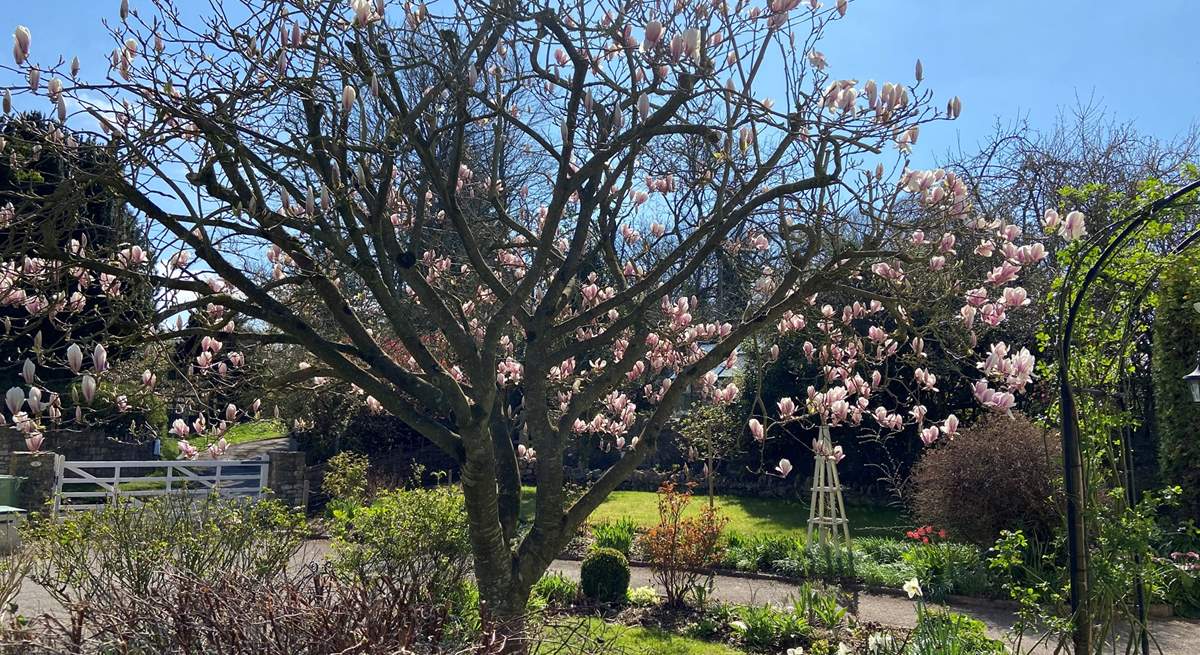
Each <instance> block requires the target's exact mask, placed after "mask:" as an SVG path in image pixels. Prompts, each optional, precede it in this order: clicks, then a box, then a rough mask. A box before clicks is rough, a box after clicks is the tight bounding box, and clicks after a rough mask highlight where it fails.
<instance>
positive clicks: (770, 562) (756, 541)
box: [723, 533, 804, 571]
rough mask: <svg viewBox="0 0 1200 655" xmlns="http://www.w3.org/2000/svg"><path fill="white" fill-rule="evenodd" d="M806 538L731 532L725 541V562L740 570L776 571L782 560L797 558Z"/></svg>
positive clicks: (726, 564)
mask: <svg viewBox="0 0 1200 655" xmlns="http://www.w3.org/2000/svg"><path fill="white" fill-rule="evenodd" d="M803 550H804V540H803V539H802V538H799V537H787V536H784V535H755V536H751V537H747V536H744V535H740V534H736V533H735V534H731V535H729V537H728V539H727V540H726V542H725V556H724V561H723V564H724V565H725V566H727V567H729V568H733V569H737V570H739V571H775V570H777V568H778V567H777V565H778V563H779V562H780V561H782V560H786V559H795V558H796V556H797V553H800V552H801V551H803Z"/></svg>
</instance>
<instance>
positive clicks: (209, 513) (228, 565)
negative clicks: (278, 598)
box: [25, 495, 304, 606]
mask: <svg viewBox="0 0 1200 655" xmlns="http://www.w3.org/2000/svg"><path fill="white" fill-rule="evenodd" d="M303 530H304V517H303V516H302V515H300V514H298V513H296V512H294V511H292V510H289V509H288V508H286V507H284V506H283V504H282V503H279V502H278V501H275V500H269V499H268V500H251V499H229V498H220V497H217V496H210V497H202V498H195V497H191V496H186V495H175V496H162V497H159V498H155V499H152V500H148V501H146V502H144V503H142V504H134V503H132V502H128V501H126V502H119V503H117V504H114V505H109V506H106V507H105V508H103V509H100V510H96V511H92V512H78V513H75V514H71V515H69V516H67V517H66V518H64V519H62V520H53V519H44V520H35V521H30V522H29V523H28V524H26V527H25V540H26V541H27V543H28V544H29V548H30V549H31V550H33V551H34V552H35V553H37V554H38V557H37V559H36V560H35V561H34V564H33V567H32V569H31V571H30V574H29V577H30V578H31V579H32V580H34V581H35V582H37V583H38V584H40V585H42V586H43V587H45V588H46V589H47V591H49V592H50V594H51V595H52V596H54V597H55V599H56V600H58V601H59V602H61V603H62V604H63V605H66V606H71V605H74V604H77V603H80V602H92V601H94V600H95V599H96V598H98V597H110V596H113V595H114V594H131V595H135V596H145V597H149V596H152V595H153V593H154V592H155V590H156V589H158V588H159V587H161V586H162V585H164V584H166V583H167V581H168V580H170V579H171V578H173V577H176V576H180V575H183V576H187V577H190V578H194V579H196V580H200V581H204V580H209V579H215V578H218V577H221V576H229V575H238V576H241V577H243V578H246V579H252V580H270V579H272V578H273V577H275V576H277V575H279V574H280V573H281V572H282V571H283V570H284V569H285V568H286V567H287V564H288V561H289V560H290V559H291V557H292V555H293V554H294V553H295V552H296V549H297V548H298V547H299V545H300V540H301V538H302V537H303Z"/></svg>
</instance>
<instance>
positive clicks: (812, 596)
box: [792, 582, 848, 633]
mask: <svg viewBox="0 0 1200 655" xmlns="http://www.w3.org/2000/svg"><path fill="white" fill-rule="evenodd" d="M792 613H793V614H796V615H798V616H801V617H804V619H805V621H807V622H808V623H810V624H812V625H819V626H822V627H824V628H826V629H828V630H830V631H832V632H834V633H836V632H837V631H838V630H840V629H841V627H842V624H843V623H845V622H846V616H847V614H848V611H847V609H846V608H845V607H842V605H841V604H840V603H839V602H838V598H837V594H836V593H834V592H832V591H830V590H828V589H822V588H820V587H818V586H816V585H813V584H812V583H810V582H805V583H803V584H801V585H800V588H799V589H798V590H796V594H795V595H794V596H792Z"/></svg>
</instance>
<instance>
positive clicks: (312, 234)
mask: <svg viewBox="0 0 1200 655" xmlns="http://www.w3.org/2000/svg"><path fill="white" fill-rule="evenodd" d="M133 4H134V6H130V5H129V4H127V3H122V4H121V5H120V7H119V15H117V16H114V20H112V21H110V23H109V32H110V33H111V36H112V38H113V43H114V49H113V50H112V53H111V56H110V58H109V59H108V60H107V61H101V62H84V63H81V62H79V61H78V60H76V59H68V57H69V53H65V54H64V55H62V56H59V55H57V54H53V55H52V54H49V53H41V52H39V50H38V48H37V45H36V43H37V40H36V35H31V34H30V32H29V31H28V30H27V29H25V28H23V27H18V28H17V30H16V33H15V36H14V50H13V53H14V59H15V64H14V65H13V66H8V67H7V68H8V69H9V70H10V71H11V72H12V74H13V75H12V77H13V83H12V85H11V86H10V87H8V89H9V90H8V91H6V92H5V102H6V103H8V102H9V100H8V98H9V94H10V93H11V94H13V95H16V96H29V98H26V99H24V100H22V101H28V102H34V101H35V98H36V102H48V103H50V105H49V106H51V107H53V108H54V110H55V111H56V112H57V116H58V119H59V120H60V121H61V122H64V123H70V124H71V125H73V126H86V125H94V126H96V127H95V129H96V131H97V133H98V134H97V136H103V137H105V138H107V139H108V140H109V143H110V146H109V149H110V151H111V152H112V156H113V157H114V158H115V160H116V161H117V162H119V164H120V166H119V167H118V168H119V170H117V171H114V172H113V173H112V174H110V175H108V176H107V177H106V178H105V179H103V180H102V182H103V184H104V186H105V188H107V189H110V190H113V191H115V192H116V193H117V194H118V195H119V196H120V197H121V198H122V199H123V200H124V201H125V202H127V203H128V205H129V206H130V207H131V208H132V210H133V211H135V212H136V213H137V214H138V215H139V216H140V217H141V219H142V220H143V221H144V222H145V224H146V226H147V229H146V231H147V234H148V235H149V236H150V239H151V242H152V244H153V245H152V247H151V250H150V251H149V252H147V253H143V254H142V255H139V256H137V257H136V258H129V259H128V260H117V261H111V260H107V261H106V260H100V259H97V258H90V257H88V252H87V251H86V250H85V249H82V248H79V249H72V250H68V251H63V252H45V253H41V256H42V257H43V259H44V260H46V262H47V264H46V265H47V266H52V267H56V268H59V269H65V270H71V271H81V272H83V271H86V272H87V274H88V275H97V276H104V277H103V279H105V280H109V279H111V280H112V281H113V283H114V284H116V283H117V281H119V280H124V279H127V278H134V279H137V280H139V281H140V282H141V283H149V284H151V285H153V286H154V288H156V289H158V290H159V291H158V295H157V302H158V305H157V307H158V310H157V318H158V319H159V320H156V321H154V322H148V325H147V327H148V328H150V329H152V331H153V332H154V338H155V339H157V340H167V339H171V338H177V337H179V336H181V333H184V332H186V333H187V334H189V335H194V334H195V332H192V330H202V329H211V330H212V333H211V334H209V335H208V336H209V337H210V338H211V341H210V342H209V343H210V345H212V344H216V345H212V347H211V348H207V349H206V350H205V352H211V353H212V354H213V358H210V359H209V360H208V361H206V362H199V363H198V364H199V365H200V366H205V367H207V366H214V365H216V362H217V361H218V360H219V357H217V355H218V353H220V345H219V344H220V343H222V339H223V337H222V334H226V335H232V336H234V337H236V338H237V339H239V340H241V339H245V340H251V341H257V342H268V343H270V342H274V343H281V344H290V345H291V346H293V347H296V348H299V349H302V350H303V351H304V352H305V353H307V354H306V356H305V358H306V362H307V364H306V365H305V366H303V367H300V366H297V368H296V371H294V372H293V374H291V375H289V376H286V377H288V378H289V379H291V380H295V381H300V380H322V379H333V378H337V379H341V380H344V381H346V382H349V383H351V384H353V385H355V387H356V388H357V389H358V390H361V393H362V395H363V401H364V403H366V404H367V406H369V407H370V408H371V410H372V411H377V412H389V413H391V414H393V415H395V416H397V417H399V418H400V419H402V420H403V421H404V422H406V423H407V424H408V425H410V426H412V427H413V428H414V429H415V430H417V431H419V432H420V433H421V434H422V435H424V436H425V437H426V438H428V439H429V440H430V441H432V442H433V443H435V444H436V445H438V446H439V447H441V448H442V449H443V450H445V451H446V452H447V453H449V454H450V455H451V456H452V457H454V458H455V459H456V460H457V461H458V462H459V463H460V465H461V471H462V487H463V492H464V495H465V499H466V508H467V513H468V518H469V524H470V540H471V547H472V552H473V556H474V561H475V574H476V578H477V580H478V583H479V588H480V592H481V596H482V599H483V610H484V613H485V616H487V617H488V618H489V619H490V620H493V621H497V622H504V623H505V624H506V625H516V623H517V617H519V616H520V615H521V614H522V613H523V612H524V609H525V604H526V599H527V597H528V594H529V590H530V587H531V585H532V584H533V583H534V582H535V581H536V580H537V579H538V578H539V577H540V576H541V575H542V573H543V572H544V571H545V570H546V568H547V566H548V565H549V564H550V562H551V561H552V560H553V559H554V557H555V555H557V554H558V552H560V550H561V548H562V547H563V546H564V545H565V544H566V542H567V541H568V540H569V539H570V538H571V536H572V535H573V534H574V533H575V531H576V529H577V528H578V527H579V526H580V524H581V523H582V522H583V521H584V520H585V519H586V518H587V516H588V515H589V514H590V513H591V512H592V511H593V510H594V509H595V508H596V507H597V506H598V505H599V504H600V503H601V502H602V501H603V500H604V498H605V497H606V496H607V495H608V494H609V492H611V491H612V490H613V489H614V488H616V487H617V485H619V484H620V483H621V482H622V481H623V480H625V479H626V478H627V477H628V476H629V474H630V473H631V472H632V471H633V470H634V469H635V468H636V467H637V466H638V465H639V463H641V462H642V461H643V460H644V459H645V458H646V456H647V454H648V453H650V452H651V451H652V450H653V449H654V447H655V443H656V440H657V438H658V435H659V432H660V430H661V429H662V428H663V426H664V425H665V424H666V423H667V421H668V419H669V418H670V417H671V416H672V413H673V412H675V411H676V410H677V409H679V408H680V404H681V400H682V399H683V398H684V397H685V394H687V393H688V392H689V390H690V391H692V392H694V393H699V394H701V395H702V396H703V397H704V398H706V399H708V400H709V401H712V402H718V403H724V402H730V401H732V400H733V399H734V398H735V396H737V389H736V388H734V387H732V386H718V385H717V384H716V375H715V374H713V373H711V372H712V371H713V369H714V368H715V367H716V366H717V365H718V364H720V363H722V362H726V363H727V364H732V363H733V360H734V358H735V357H736V352H737V351H736V348H737V347H738V345H739V344H741V343H742V342H743V341H745V340H747V339H749V338H752V337H753V338H755V339H759V340H765V341H766V343H769V341H770V340H771V339H773V338H774V336H773V335H777V334H779V333H788V332H792V331H798V330H803V331H808V332H810V333H811V335H812V336H811V340H812V342H811V345H810V346H806V350H807V351H809V352H811V356H812V357H813V358H814V359H815V360H816V361H819V362H820V364H821V367H822V368H821V370H822V372H823V374H822V375H821V376H820V377H819V379H814V380H812V381H811V384H812V386H811V387H810V391H809V393H808V396H807V397H806V398H799V399H795V400H792V401H790V402H789V403H788V404H787V405H786V406H784V405H783V404H782V403H781V406H780V407H779V410H780V411H779V414H777V415H773V416H772V417H771V418H770V419H767V417H764V416H760V417H757V418H756V419H755V420H754V421H751V422H750V426H751V429H752V430H753V431H754V434H755V435H756V436H763V435H765V432H766V431H767V428H764V427H763V420H767V421H768V423H772V424H773V422H774V421H780V420H782V421H788V420H797V421H799V420H803V421H808V422H811V423H814V424H817V423H826V424H838V423H849V424H861V425H863V426H864V429H866V428H868V427H869V428H870V429H883V430H899V429H901V428H903V427H904V426H905V425H911V424H912V423H914V422H915V423H917V424H919V425H920V426H921V427H922V432H921V433H922V435H923V436H924V438H925V439H926V440H927V441H933V440H935V439H936V438H938V435H939V434H943V433H945V434H953V432H954V430H955V426H956V420H955V419H954V418H953V417H931V416H926V412H925V411H924V410H923V408H922V406H921V398H922V397H923V396H925V395H928V394H934V393H937V379H936V376H935V375H933V374H931V373H929V372H928V370H926V369H925V368H921V367H918V368H917V370H916V374H915V375H914V376H913V379H910V380H905V382H906V383H907V384H908V385H909V386H910V387H911V394H910V395H911V397H907V398H902V397H894V396H888V397H881V396H882V394H880V393H879V390H881V389H883V388H884V386H885V385H886V384H887V382H888V378H889V377H890V372H891V371H893V370H896V369H895V366H894V365H893V363H892V362H894V361H896V360H898V359H902V358H905V359H908V360H912V361H919V360H920V358H921V357H922V355H923V348H924V346H923V344H924V341H923V340H924V339H929V338H937V339H939V340H942V341H944V342H945V343H946V344H953V347H951V346H950V345H947V346H946V348H947V350H953V352H956V353H961V354H962V355H963V356H967V353H970V352H973V349H972V346H973V345H974V344H975V343H976V341H977V339H978V338H979V335H980V334H981V333H982V331H983V330H984V329H986V328H987V327H989V326H994V325H996V324H998V323H1000V322H1001V321H1003V320H1004V317H1005V315H1006V312H1008V311H1011V310H1014V309H1016V308H1019V307H1021V306H1023V305H1025V304H1027V302H1028V299H1027V298H1026V297H1025V294H1024V292H1023V290H1022V289H1020V288H1019V287H1017V286H1016V285H1015V280H1016V279H1017V276H1018V274H1019V272H1020V271H1021V268H1022V267H1023V266H1027V265H1030V264H1034V263H1036V262H1037V261H1038V260H1039V259H1041V258H1042V257H1043V256H1044V250H1042V248H1041V246H1040V245H1038V244H1026V245H1020V244H1019V243H1018V242H1019V240H1020V237H1021V235H1020V230H1018V229H1016V228H1014V227H1013V226H1010V225H1005V224H1002V223H1000V222H998V221H994V220H991V219H989V218H987V217H981V216H977V215H975V214H974V213H973V211H972V207H971V204H970V202H969V200H968V193H967V188H966V187H965V185H964V184H963V182H962V181H961V180H959V179H958V178H957V177H955V176H954V175H953V174H950V173H945V172H942V171H919V170H909V168H908V165H907V156H908V153H909V152H910V150H911V148H913V147H914V146H915V144H916V143H917V140H918V135H919V131H920V128H921V126H922V125H923V124H925V123H927V122H930V121H934V120H938V119H952V118H954V117H956V116H957V115H958V113H959V111H960V103H959V101H958V100H957V99H951V100H949V101H948V102H947V103H946V105H945V109H944V110H941V109H935V108H934V107H933V105H932V103H933V102H934V97H933V94H932V93H931V92H929V91H927V90H925V89H924V87H923V86H922V83H921V82H922V77H923V73H922V70H921V66H920V64H919V63H918V64H917V67H916V71H915V79H912V80H896V81H876V80H865V81H864V80H854V79H834V78H832V77H830V75H829V74H828V73H827V62H826V59H825V57H824V56H823V55H822V54H821V52H820V51H819V50H818V49H817V42H818V39H819V37H820V36H821V35H822V33H823V32H824V30H825V29H826V28H827V26H829V25H830V24H833V23H836V22H839V21H840V20H841V19H843V18H846V17H847V9H848V7H847V3H846V2H845V1H844V0H843V1H841V2H837V3H835V4H832V5H831V6H822V5H821V4H820V3H817V2H805V3H800V2H799V1H798V0H791V1H790V2H789V1H774V2H771V3H770V4H768V5H763V4H761V3H759V4H755V5H750V4H745V3H736V4H734V3H726V2H720V1H716V2H688V1H686V0H678V1H675V2H655V3H649V2H624V3H622V2H610V1H608V0H599V1H588V2H574V3H568V4H565V5H559V4H555V5H554V6H553V7H551V6H535V5H532V4H530V3H520V2H511V3H509V2H498V3H486V2H481V1H475V0H458V1H457V2H453V3H440V4H437V5H435V6H425V5H419V4H414V3H404V4H403V5H399V4H397V5H393V4H391V3H388V2H382V1H381V2H370V1H368V0H354V1H353V2H350V3H341V2H313V1H312V0H270V1H267V0H241V1H239V2H230V1H225V2H216V1H215V0H214V1H213V2H212V8H211V10H210V11H209V12H208V13H207V14H206V15H204V16H202V17H200V18H196V19H194V20H192V19H184V18H181V16H182V15H183V14H182V13H181V12H179V11H177V10H176V8H175V7H173V6H172V3H171V2H169V1H168V0H153V1H152V0H141V1H140V2H134V3H133ZM115 5H116V3H115V2H114V9H115V10H116V9H118V8H117V7H116V6H115ZM850 16H851V17H852V13H851V14H850ZM847 20H848V19H847ZM85 73H87V74H90V75H91V78H90V79H89V78H86V77H85ZM18 76H19V78H18ZM45 141H46V145H45V146H43V147H60V148H69V147H71V144H70V143H69V139H64V138H63V137H62V135H61V133H59V132H58V131H57V130H54V131H51V133H49V134H47V135H46V139H45ZM7 147H9V148H11V147H13V146H12V145H11V144H10V145H9V146H7ZM9 220H11V221H16V222H20V221H29V222H36V221H37V220H38V218H37V216H33V215H24V214H22V212H21V211H20V209H19V208H16V209H15V210H14V211H13V212H12V215H11V216H10V218H9ZM1071 220H1073V219H1071ZM134 259H136V260H137V261H134ZM968 259H971V260H973V261H974V263H973V264H970V265H967V264H965V263H964V261H966V260H968ZM51 262H52V263H51ZM980 262H983V264H980ZM718 270H734V271H736V272H737V273H738V275H739V276H741V279H746V285H745V293H744V294H742V295H741V296H740V297H739V298H738V303H737V304H736V305H734V304H731V303H723V304H722V306H717V304H716V303H713V302H711V300H712V296H711V295H710V294H709V293H708V291H706V290H711V289H712V288H713V284H711V282H712V278H713V277H714V276H715V275H717V273H716V271H718ZM975 271H982V273H981V274H980V275H978V276H976V278H972V275H970V274H969V273H972V272H975ZM7 274H8V275H9V278H8V279H9V282H8V283H9V284H10V285H11V286H13V287H20V286H22V285H35V284H36V283H37V282H38V279H37V276H36V275H34V274H32V273H30V272H29V271H27V270H25V269H23V268H22V267H21V266H20V265H18V264H16V263H13V264H10V267H9V269H8V271H7ZM747 275H749V278H745V277H744V276H747ZM826 297H827V298H839V299H850V300H849V301H848V302H842V301H841V300H839V301H838V306H837V307H834V306H833V305H832V304H828V303H827V302H826V301H825V300H823V298H826ZM914 299H919V302H920V303H921V306H922V307H923V308H924V309H923V311H925V312H930V311H933V310H934V309H937V310H938V311H939V313H938V316H939V318H937V319H936V320H926V321H922V322H921V323H920V324H919V325H918V324H917V323H915V322H913V321H911V320H909V319H910V311H909V310H908V309H906V307H910V306H912V305H911V303H912V302H913V301H914ZM843 305H844V306H843ZM61 310H62V309H60V311H61ZM197 310H200V311H201V312H202V313H203V315H204V316H206V317H208V319H209V320H208V322H207V323H204V324H200V325H199V327H193V326H191V324H189V326H187V327H183V328H180V327H178V326H176V325H175V324H174V323H172V321H171V320H169V319H170V317H173V316H176V315H179V314H180V313H181V312H188V311H193V312H194V311H197ZM234 316H238V317H240V318H239V319H238V320H234V319H233V318H232V317H234ZM769 349H770V347H769V346H767V350H769ZM1032 366H1033V363H1032V358H1031V357H1030V356H1029V354H1028V352H1027V351H1024V350H1021V351H1019V352H1017V351H1016V350H1015V349H1012V351H1011V352H1010V349H1008V348H1007V347H1006V346H1004V344H996V345H995V346H993V347H992V348H991V350H990V355H989V356H988V357H987V358H986V360H985V361H983V362H981V363H980V367H981V370H980V371H979V372H978V373H977V377H978V379H979V382H978V383H977V390H976V395H977V396H978V398H979V400H980V401H981V402H982V403H983V404H985V405H987V406H990V407H993V408H995V409H997V410H999V411H1006V410H1007V409H1008V408H1010V407H1011V406H1012V404H1013V402H1014V396H1013V394H1014V393H1016V392H1018V391H1019V390H1020V389H1022V388H1023V387H1024V385H1025V384H1026V383H1027V382H1028V380H1029V378H1030V373H1031V371H1032ZM892 388H894V387H892ZM747 418H749V417H744V418H743V419H741V420H746V419H747ZM756 424H757V426H758V427H755V426H756ZM583 436H588V437H589V438H591V439H596V438H599V439H600V440H601V441H602V442H603V443H605V444H606V445H608V446H609V447H611V448H614V449H617V450H619V451H620V453H621V458H620V459H619V460H618V461H617V462H616V463H615V464H614V465H612V466H611V468H609V469H607V470H606V471H604V472H603V474H602V475H601V476H600V477H599V478H598V479H596V480H595V481H594V482H592V483H591V485H590V486H589V487H587V488H586V489H585V490H584V492H583V493H582V495H579V496H577V497H569V496H568V495H567V494H566V493H565V492H564V466H563V463H564V451H565V449H566V447H567V445H568V443H570V442H572V440H576V439H580V438H582V437H583ZM521 460H526V461H525V465H526V466H528V467H529V468H530V469H531V471H532V475H533V476H534V477H535V479H536V489H537V491H536V502H535V508H536V512H535V514H534V516H533V517H532V521H531V523H530V524H529V525H527V526H524V528H527V529H523V528H522V527H521V526H519V525H518V509H519V506H520V502H519V501H520V494H521V478H520V470H521V466H522V462H521ZM784 464H785V463H780V473H781V474H786V473H787V470H790V466H785V465H784ZM509 622H511V623H509Z"/></svg>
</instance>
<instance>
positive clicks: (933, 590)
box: [904, 543, 991, 600]
mask: <svg viewBox="0 0 1200 655" xmlns="http://www.w3.org/2000/svg"><path fill="white" fill-rule="evenodd" d="M904 561H905V562H907V563H908V565H909V566H910V567H911V570H912V576H913V577H915V578H918V579H920V580H921V581H922V584H923V585H924V586H925V591H926V594H927V595H928V596H929V597H930V598H932V599H933V600H942V599H944V598H945V597H946V595H947V594H962V595H966V596H979V595H982V594H984V593H986V592H987V591H988V590H989V589H990V588H991V585H990V583H989V581H988V574H987V563H986V562H985V561H984V560H983V558H982V557H981V556H980V553H979V550H977V549H976V548H975V547H973V546H970V545H967V544H955V543H940V544H920V545H916V546H914V547H913V548H910V549H909V550H908V551H907V552H905V553H904Z"/></svg>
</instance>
